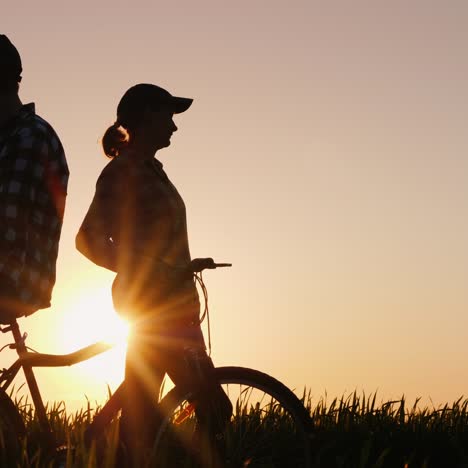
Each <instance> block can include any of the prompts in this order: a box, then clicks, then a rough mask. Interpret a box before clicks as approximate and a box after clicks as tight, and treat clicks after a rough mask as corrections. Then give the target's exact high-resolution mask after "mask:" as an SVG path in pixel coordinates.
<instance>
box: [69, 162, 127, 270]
mask: <svg viewBox="0 0 468 468" xmlns="http://www.w3.org/2000/svg"><path fill="white" fill-rule="evenodd" d="M104 171H106V169H105V170H104ZM104 171H103V173H102V174H101V176H100V177H99V179H98V181H97V183H96V192H95V194H94V197H93V201H92V202H91V205H90V207H89V209H88V212H87V213H86V216H85V218H84V220H83V223H82V224H81V227H80V229H79V231H78V234H77V235H76V238H75V246H76V248H77V250H78V251H79V252H81V253H82V254H83V255H84V256H85V257H87V258H88V259H89V260H91V261H92V262H93V263H95V264H96V265H99V266H101V267H103V268H107V269H108V270H111V271H115V272H116V271H117V249H116V246H115V244H114V242H113V240H112V232H113V226H115V223H116V221H115V216H116V215H117V211H116V210H117V209H118V203H119V201H118V200H117V199H116V198H115V196H114V195H115V194H114V192H115V186H116V182H117V181H115V180H113V177H112V174H111V173H109V172H110V171H108V172H107V173H106V172H104Z"/></svg>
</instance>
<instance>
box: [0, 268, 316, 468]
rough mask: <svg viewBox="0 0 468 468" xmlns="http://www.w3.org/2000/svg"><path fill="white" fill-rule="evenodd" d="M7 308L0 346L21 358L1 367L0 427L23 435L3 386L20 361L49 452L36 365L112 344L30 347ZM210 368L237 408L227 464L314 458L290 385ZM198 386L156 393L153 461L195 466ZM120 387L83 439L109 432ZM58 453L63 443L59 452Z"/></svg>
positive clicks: (59, 362) (59, 363)
mask: <svg viewBox="0 0 468 468" xmlns="http://www.w3.org/2000/svg"><path fill="white" fill-rule="evenodd" d="M222 266H231V265H230V264H214V266H213V267H212V268H217V267H222ZM196 278H197V280H198V281H199V282H200V283H201V286H202V290H203V293H204V296H205V311H204V314H203V316H205V314H208V306H207V293H206V288H205V286H204V283H203V279H202V276H201V272H199V274H196ZM7 316H8V315H7V314H5V316H2V313H1V311H0V331H1V332H2V333H8V332H11V333H12V334H13V337H14V343H11V344H8V345H5V346H4V347H3V348H1V349H0V352H1V351H2V350H3V349H4V348H6V347H10V348H12V349H15V350H16V351H17V353H18V359H17V360H16V361H15V362H14V363H13V364H12V365H11V366H10V367H9V368H8V369H3V370H1V371H0V423H1V424H3V427H9V431H8V433H9V434H10V435H12V438H10V439H8V438H7V439H8V440H7V439H6V440H5V444H4V445H5V446H8V445H7V444H8V443H12V444H13V443H17V442H18V440H21V438H22V437H23V436H24V435H25V425H24V422H23V420H22V417H21V414H20V412H19V411H18V409H17V407H16V406H15V404H14V403H13V401H12V400H11V398H10V397H9V396H8V394H7V389H8V387H9V386H10V385H11V383H12V382H13V380H14V378H15V377H16V375H17V374H18V372H19V371H20V369H21V368H22V369H23V371H24V374H25V377H26V383H27V385H28V388H29V391H30V394H31V398H32V401H33V403H34V408H35V415H36V418H37V422H38V424H39V427H40V431H41V434H42V436H43V444H44V446H45V447H46V448H47V449H48V450H49V452H54V451H56V449H57V442H56V441H55V438H54V435H53V434H52V431H51V427H50V424H49V420H48V416H47V414H46V409H45V406H44V403H43V401H42V397H41V394H40V391H39V387H38V384H37V381H36V378H35V376H34V373H33V368H34V367H64V366H70V365H74V364H76V363H78V362H82V361H84V360H87V359H90V358H92V357H94V356H97V355H98V354H100V353H103V352H105V351H106V350H108V349H110V348H111V347H112V345H111V344H108V343H103V342H98V343H94V344H92V345H89V346H87V347H84V348H81V349H79V350H77V351H75V352H73V353H70V354H63V355H58V354H44V353H39V352H36V351H34V352H31V351H30V350H29V349H30V348H28V347H27V346H26V343H25V342H26V337H27V334H26V333H24V334H21V332H20V329H19V325H18V323H17V321H16V319H13V320H10V319H8V320H6V317H7ZM208 317H209V315H208ZM5 322H7V323H5ZM215 376H216V379H217V381H218V382H219V383H220V384H221V385H222V386H223V389H224V391H225V392H226V394H227V395H228V396H229V398H230V399H231V402H232V404H233V408H234V409H233V414H232V417H231V420H230V423H229V424H228V425H227V427H226V428H225V431H224V434H223V439H224V446H225V456H226V459H227V460H228V461H229V464H228V466H249V467H257V466H262V467H288V468H293V467H304V468H308V467H310V466H311V453H310V439H311V429H312V424H311V418H310V414H309V413H308V411H307V410H306V408H305V407H304V404H303V403H302V402H301V400H300V399H299V398H298V397H297V396H296V395H295V394H294V393H293V392H292V391H291V390H290V389H288V388H287V387H286V386H285V385H284V384H282V383H281V382H279V381H278V380H276V379H275V378H273V377H271V376H269V375H267V374H265V373H263V372H260V371H257V370H253V369H249V368H244V367H218V368H215ZM203 391H206V389H204V388H180V387H178V386H175V387H174V388H173V389H171V390H170V391H169V392H168V393H167V394H166V395H165V396H164V397H162V398H161V399H160V401H159V402H158V404H157V412H158V414H159V425H158V430H157V432H156V434H155V438H154V445H153V448H152V457H151V460H152V462H151V466H155V467H156V466H161V467H177V466H192V465H191V464H190V463H191V461H190V459H191V457H192V458H193V453H192V452H191V451H190V450H188V449H186V447H187V446H189V445H190V440H191V438H192V437H193V432H194V430H195V428H196V427H197V421H196V411H195V410H196V401H197V394H198V395H201V394H202V393H201V392H203ZM124 392H125V381H123V382H122V383H121V384H120V386H119V387H118V388H117V390H116V391H115V392H114V393H113V394H112V395H111V396H110V397H109V399H108V401H107V402H106V403H105V404H104V406H103V407H102V408H100V409H99V410H98V412H97V413H96V414H95V415H94V418H93V420H92V422H91V424H90V425H89V427H88V428H87V430H86V432H85V435H84V438H85V442H86V444H88V446H91V445H92V444H96V443H97V441H99V440H100V438H102V436H103V435H104V434H105V433H106V430H107V428H108V427H109V424H110V423H111V422H112V421H113V420H115V419H116V418H117V417H118V415H119V411H120V409H121V407H122V398H123V395H124ZM204 449H206V450H207V451H208V452H209V450H210V448H209V447H204ZM54 453H56V452H54ZM63 453H64V451H63V450H62V456H63ZM203 457H204V458H203V460H204V461H205V462H206V463H209V460H211V459H212V456H211V454H210V453H205V454H204V455H203ZM52 458H53V456H52ZM194 466H200V465H194Z"/></svg>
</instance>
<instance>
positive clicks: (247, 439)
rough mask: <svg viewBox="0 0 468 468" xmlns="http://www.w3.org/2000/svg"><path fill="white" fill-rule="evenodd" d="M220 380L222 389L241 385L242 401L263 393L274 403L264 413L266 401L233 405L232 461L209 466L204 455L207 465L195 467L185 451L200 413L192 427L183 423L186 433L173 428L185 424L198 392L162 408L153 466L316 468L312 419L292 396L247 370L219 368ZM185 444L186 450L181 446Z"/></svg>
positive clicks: (166, 401)
mask: <svg viewBox="0 0 468 468" xmlns="http://www.w3.org/2000/svg"><path fill="white" fill-rule="evenodd" d="M215 375H216V379H217V380H218V382H219V383H220V384H223V388H224V387H226V386H227V387H226V388H228V389H229V386H231V385H239V386H240V390H239V395H241V398H243V396H242V395H244V396H248V397H249V395H253V391H254V390H258V391H260V392H264V394H265V395H266V396H267V397H268V398H269V399H270V402H268V401H267V402H266V405H265V406H264V407H261V406H260V403H259V402H263V401H264V399H263V398H262V399H261V400H259V401H255V402H254V403H255V404H252V405H250V406H248V407H247V406H246V402H245V401H240V402H239V401H232V399H231V401H232V403H233V406H234V414H233V417H232V418H231V422H230V424H229V427H228V428H227V429H226V433H227V434H226V435H225V437H226V441H225V443H226V453H225V460H227V461H223V462H222V463H219V462H216V463H213V465H210V463H211V462H207V460H211V458H210V456H208V457H207V456H204V455H202V458H203V462H202V463H200V459H199V460H198V461H196V460H195V461H193V462H191V461H190V459H193V458H194V456H193V451H191V450H189V451H188V452H187V451H186V450H185V448H184V447H185V446H186V444H187V441H188V439H189V438H190V431H191V429H193V427H194V426H195V425H196V421H195V412H192V414H191V416H190V419H191V421H188V422H184V424H185V426H186V427H185V429H184V428H180V427H179V426H180V424H179V426H178V425H176V424H173V422H174V421H177V419H178V418H180V414H181V411H186V408H187V402H190V400H191V399H192V398H193V392H187V391H183V390H182V389H179V388H178V387H175V388H173V389H172V390H171V391H170V392H169V393H168V394H167V395H166V396H165V397H164V398H163V399H162V400H161V402H160V405H159V408H160V414H161V415H162V420H161V422H160V425H159V430H158V432H157V434H156V437H155V443H154V446H153V454H152V464H151V466H161V467H162V466H171V467H176V466H184V467H186V466H187V467H189V466H197V467H198V466H200V464H201V466H229V467H231V466H236V467H237V466H248V467H249V468H253V467H271V468H273V467H275V468H276V467H278V468H279V467H287V468H293V467H298V468H299V467H300V468H309V467H310V466H311V454H310V429H311V418H310V414H309V413H308V412H307V410H306V409H305V407H304V405H303V404H302V402H301V401H300V400H299V398H297V396H296V395H295V394H294V393H293V392H292V391H291V390H289V389H288V388H287V387H286V386H285V385H283V384H282V383H281V382H279V381H278V380H276V379H275V378H273V377H271V376H269V375H267V374H265V373H263V372H259V371H257V370H253V369H248V368H243V367H219V368H216V369H215ZM243 387H244V388H243ZM226 388H225V391H226ZM250 389H253V390H252V391H251V390H250ZM247 394H249V395H247ZM230 397H231V396H230ZM188 404H189V403H188ZM248 404H249V403H248V402H247V405H248ZM246 410H248V411H246ZM249 418H250V420H249ZM249 431H250V432H251V433H250V434H249ZM182 432H185V434H182ZM267 436H268V437H269V438H271V443H270V445H268V446H266V445H265V443H266V438H267ZM180 441H182V445H183V446H184V447H179V446H178V444H179V443H180ZM173 444H176V445H173ZM195 458H196V457H195ZM191 463H194V464H193V465H192V464H191ZM197 463H198V464H197Z"/></svg>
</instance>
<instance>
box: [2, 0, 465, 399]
mask: <svg viewBox="0 0 468 468" xmlns="http://www.w3.org/2000/svg"><path fill="white" fill-rule="evenodd" d="M467 23H468V3H467V2H466V1H465V0H460V1H459V0H446V1H442V0H438V1H432V0H412V1H408V0H406V1H403V0H393V1H391V2H390V1H387V2H383V1H375V0H374V1H370V0H369V1H353V2H350V1H346V0H342V1H313V0H308V1H294V0H293V1H290V2H286V1H276V0H268V1H266V0H250V1H244V0H241V1H237V2H229V3H228V2H219V1H214V0H212V1H205V0H201V1H197V2H193V1H192V2H188V1H187V2H178V1H175V2H165V3H163V2H154V1H134V2H120V1H113V2H109V1H107V0H106V1H100V2H91V1H81V2H74V3H70V2H63V1H42V2H24V1H15V2H7V3H5V5H3V6H2V15H1V19H0V25H1V28H0V33H4V34H7V35H8V36H9V37H10V39H11V40H12V41H13V42H14V43H15V45H16V46H17V48H18V50H19V51H20V54H21V55H22V59H23V68H24V72H23V82H22V84H21V92H20V96H21V98H22V100H23V102H25V103H26V102H30V101H34V102H35V103H36V106H37V112H38V113H39V114H40V115H41V116H43V117H44V118H46V119H47V120H48V121H49V122H50V123H51V124H52V125H53V126H54V127H55V129H56V130H57V132H58V133H59V135H60V138H61V140H62V142H63V145H64V147H65V150H66V154H67V158H68V162H69V167H70V172H71V176H70V183H69V194H68V199H67V207H66V215H65V220H64V227H63V232H62V241H61V245H60V253H59V261H58V280H57V284H56V287H55V290H54V296H53V307H52V308H51V309H48V310H43V311H40V312H37V313H36V314H35V315H34V316H32V317H30V318H27V319H22V320H21V325H22V327H23V329H24V331H27V332H28V334H29V338H28V343H29V345H30V346H32V347H33V348H38V349H39V350H40V351H43V352H57V353H62V352H63V353H64V352H71V351H73V350H75V349H77V348H78V347H80V346H85V345H87V344H89V343H91V342H92V341H95V340H98V339H100V338H101V337H104V336H105V332H106V330H105V326H104V324H105V323H106V320H107V321H109V322H112V321H114V320H115V317H114V314H113V312H112V309H111V301H110V285H111V282H112V279H113V275H112V274H110V273H109V272H106V271H104V270H102V269H100V268H99V267H97V266H95V265H94V264H92V263H91V262H89V261H88V260H87V259H85V258H84V257H82V256H81V255H80V254H79V253H78V252H77V251H76V250H75V247H74V237H75V234H76V232H77V229H78V227H79V225H80V224H81V221H82V219H83V216H84V214H85V212H86V210H87V208H88V206H89V203H90V201H91V198H92V196H93V193H94V186H95V182H96V179H97V177H98V175H99V173H100V171H101V170H102V168H103V167H104V165H105V164H106V162H107V160H106V158H105V157H104V156H103V153H102V150H101V147H100V138H101V137H102V134H103V133H104V131H105V129H106V128H107V127H108V125H110V124H111V123H113V122H114V120H115V109H116V106H117V103H118V101H119V99H120V97H121V95H122V94H123V92H124V91H125V90H126V89H127V88H128V87H130V86H131V85H133V84H136V83H139V82H152V83H156V84H158V85H160V86H163V87H165V88H167V89H168V90H169V91H170V92H172V93H173V94H176V95H180V96H186V97H192V98H193V99H194V103H193V105H192V107H191V108H190V110H189V111H188V112H186V113H185V114H181V115H179V116H176V119H175V121H176V124H177V125H178V127H179V131H178V132H176V134H175V135H173V137H172V145H171V146H170V147H169V148H167V149H165V150H163V151H161V153H158V158H159V159H160V160H161V161H162V162H163V164H164V167H165V168H166V170H167V172H168V174H169V176H170V177H171V179H172V181H173V182H174V184H175V185H176V186H177V187H178V189H179V191H180V193H181V194H182V196H183V197H184V199H185V202H186V206H187V212H188V224H189V238H190V246H191V253H192V256H193V257H206V256H212V257H214V258H215V259H216V260H218V261H228V262H232V263H233V268H231V269H223V270H217V271H209V272H207V273H206V274H205V275H204V278H205V281H206V284H207V287H208V291H209V294H210V310H211V323H212V337H213V353H212V355H213V359H214V361H215V363H216V364H218V365H224V364H225V365H234V364H236V365H242V366H247V367H253V368H258V369H261V370H263V371H265V372H267V373H270V374H271V375H273V376H275V377H276V378H278V379H280V380H282V381H283V382H284V383H285V384H286V385H288V386H289V387H291V388H293V389H296V391H297V393H298V394H300V393H301V392H302V390H303V388H304V387H306V388H307V389H310V391H311V393H312V395H313V397H314V399H315V401H317V400H318V399H319V398H320V397H321V396H324V395H325V392H326V393H327V395H328V398H329V399H330V397H331V398H333V397H334V396H341V395H342V394H343V393H347V392H352V391H353V390H355V389H357V390H358V391H359V392H360V391H365V392H366V394H367V393H371V392H374V391H377V392H378V396H379V397H380V398H381V399H384V400H387V399H390V398H398V397H400V396H402V395H403V394H404V395H405V396H406V397H407V398H409V399H414V398H416V397H418V396H421V397H423V398H424V399H427V401H430V400H429V399H432V401H433V402H434V404H436V405H437V404H441V403H445V402H451V401H453V400H455V399H457V398H458V397H460V396H461V395H466V396H468V365H467V364H466V362H467V360H466V358H467V356H468V339H467V335H468V326H467V325H468V288H467V279H468V217H467V215H466V213H467V201H468V156H467V155H468V132H467V122H468V58H467V57H468V56H467V52H466V46H467V44H468V29H467V27H466V25H467ZM1 338H2V341H3V342H4V343H7V339H8V337H7V336H2V337H1ZM7 353H8V351H7V352H5V353H3V354H2V355H0V365H1V366H2V367H3V366H6V365H7V363H8V362H9V360H10V359H11V358H12V357H13V355H12V354H7ZM123 356H124V354H123V351H122V350H116V351H112V352H110V353H108V354H107V356H106V355H102V356H101V357H99V358H96V359H95V360H93V361H90V362H89V363H86V364H82V365H79V366H75V367H71V368H66V369H53V370H40V371H39V372H38V379H39V384H40V386H41V388H42V389H43V396H44V399H45V400H46V401H55V400H65V401H66V402H67V403H68V404H69V405H70V407H75V406H76V405H78V406H80V405H81V404H84V402H85V395H86V397H87V398H89V399H90V400H91V401H94V400H101V399H102V398H104V397H105V395H106V394H107V387H106V385H107V384H109V385H110V387H111V388H112V389H115V388H116V386H117V385H118V383H119V382H120V381H121V379H122V376H123ZM22 379H23V377H22V376H21V378H19V379H18V384H19V383H20V382H21V381H22Z"/></svg>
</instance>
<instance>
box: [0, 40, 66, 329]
mask: <svg viewBox="0 0 468 468" xmlns="http://www.w3.org/2000/svg"><path fill="white" fill-rule="evenodd" d="M21 73H22V64H21V58H20V55H19V53H18V51H17V50H16V48H15V46H14V45H13V44H12V43H11V42H10V40H9V39H8V38H7V37H6V36H4V35H0V322H1V323H8V322H9V321H11V320H12V319H14V318H17V317H21V316H24V315H29V314H31V313H33V312H35V311H36V310H38V309H43V308H46V307H49V306H50V299H51V294H52V288H53V286H54V284H55V264H56V260H57V254H58V244H59V239H60V233H61V229H62V220H63V214H64V209H65V198H66V193H67V184H68V175H69V172H68V166H67V161H66V159H65V154H64V151H63V147H62V144H61V143H60V140H59V138H58V136H57V135H56V133H55V131H54V130H53V128H52V127H51V126H50V125H49V124H48V123H47V122H46V121H45V120H43V119H42V118H41V117H39V116H38V115H36V113H35V106H34V104H33V103H30V104H26V105H23V104H22V103H21V100H20V98H19V96H18V91H19V83H20V81H21Z"/></svg>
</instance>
